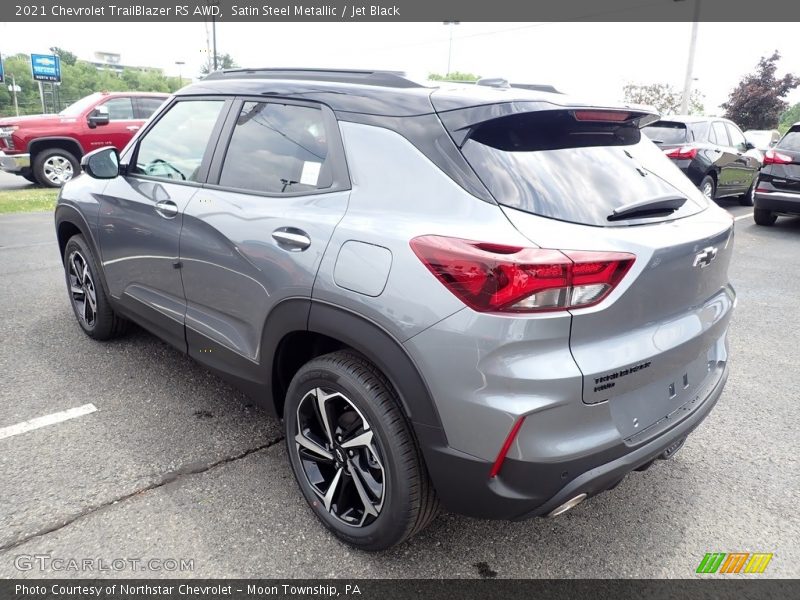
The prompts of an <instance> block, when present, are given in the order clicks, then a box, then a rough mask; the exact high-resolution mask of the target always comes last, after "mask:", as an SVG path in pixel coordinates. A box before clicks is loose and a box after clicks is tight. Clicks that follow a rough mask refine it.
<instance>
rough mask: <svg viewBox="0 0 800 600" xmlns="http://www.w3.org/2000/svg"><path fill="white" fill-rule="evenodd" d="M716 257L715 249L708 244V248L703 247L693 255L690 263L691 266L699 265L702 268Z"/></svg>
mask: <svg viewBox="0 0 800 600" xmlns="http://www.w3.org/2000/svg"><path fill="white" fill-rule="evenodd" d="M715 258H717V249H716V248H714V247H712V246H709V247H708V248H703V249H702V250H701V251H700V252H698V253H697V254H696V255H695V257H694V263H692V266H693V267H700V268H701V269H704V268H705V267H707V266H708V265H710V264H711V263H712V262H713V260H714V259H715Z"/></svg>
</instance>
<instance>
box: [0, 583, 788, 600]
mask: <svg viewBox="0 0 800 600" xmlns="http://www.w3.org/2000/svg"><path fill="white" fill-rule="evenodd" d="M798 596H800V581H798V580H779V579H773V580H764V579H760V580H759V579H745V578H738V579H734V580H715V579H706V580H678V581H664V580H651V579H631V580H613V579H611V580H609V579H573V580H527V579H526V580H520V579H479V580H447V579H437V580H430V579H423V580H414V579H403V580H386V579H372V580H368V579H350V580H348V579H340V580H339V579H327V580H303V579H285V580H276V579H264V580H248V579H217V580H211V579H196V580H176V579H151V580H144V579H139V580H111V579H97V580H90V579H86V580H80V579H73V580H68V579H62V580H55V579H51V580H6V581H0V598H2V599H3V600H44V599H45V598H48V599H59V600H84V599H97V600H137V599H140V598H141V599H145V598H149V599H153V600H156V599H163V600H167V599H170V600H172V599H195V600H205V599H209V600H211V599H214V600H217V599H227V598H230V599H231V600H265V599H266V598H279V599H283V600H289V599H295V598H302V599H310V598H313V599H318V598H319V599H321V598H349V599H352V600H393V599H395V598H415V599H419V600H472V599H484V598H485V599H487V600H488V599H492V600H494V599H495V598H504V599H512V598H520V599H523V598H524V599H533V598H536V600H562V599H563V600H576V599H580V598H592V599H598V600H605V599H608V600H619V599H620V598H633V599H638V598H648V599H661V598H663V599H667V598H681V599H682V600H683V599H686V600H692V599H693V598H704V599H706V598H707V599H711V598H713V599H722V600H728V599H730V600H740V599H741V598H758V599H759V600H771V599H773V598H775V599H776V600H777V599H781V600H783V599H785V598H797V597H798Z"/></svg>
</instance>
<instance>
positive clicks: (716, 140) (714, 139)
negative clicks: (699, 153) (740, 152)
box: [710, 121, 730, 146]
mask: <svg viewBox="0 0 800 600" xmlns="http://www.w3.org/2000/svg"><path fill="white" fill-rule="evenodd" d="M710 140H711V143H712V144H716V145H717V146H730V142H728V134H727V133H725V124H724V123H723V122H722V121H714V122H713V123H712V124H711V138H710Z"/></svg>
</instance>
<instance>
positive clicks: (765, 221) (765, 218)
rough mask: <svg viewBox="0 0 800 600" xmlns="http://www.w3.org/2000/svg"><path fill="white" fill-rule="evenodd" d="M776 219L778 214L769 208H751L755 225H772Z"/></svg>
mask: <svg viewBox="0 0 800 600" xmlns="http://www.w3.org/2000/svg"><path fill="white" fill-rule="evenodd" d="M777 219H778V215H776V214H775V213H774V212H772V211H770V210H766V209H763V208H756V209H754V210H753V220H754V221H755V222H756V225H764V226H765V227H769V226H770V225H774V224H775V221H776V220H777Z"/></svg>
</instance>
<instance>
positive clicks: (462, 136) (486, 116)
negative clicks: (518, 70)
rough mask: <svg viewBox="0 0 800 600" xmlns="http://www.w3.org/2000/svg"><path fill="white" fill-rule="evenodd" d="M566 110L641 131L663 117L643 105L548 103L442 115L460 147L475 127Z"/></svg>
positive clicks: (493, 106) (578, 116)
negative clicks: (519, 116) (531, 113)
mask: <svg viewBox="0 0 800 600" xmlns="http://www.w3.org/2000/svg"><path fill="white" fill-rule="evenodd" d="M539 111H566V112H570V113H572V116H573V117H574V118H575V120H576V121H587V122H595V123H598V122H606V123H618V124H620V125H622V124H633V125H635V126H636V127H639V128H642V127H644V126H646V125H650V124H651V123H655V122H656V121H658V119H659V118H660V115H659V114H658V113H657V112H655V111H654V110H652V109H650V108H648V107H643V106H640V105H630V106H609V107H604V106H586V105H575V106H563V105H557V104H553V103H551V102H545V101H518V102H513V101H512V102H503V103H498V104H484V105H481V106H472V107H469V108H462V109H457V110H450V111H446V112H441V113H439V118H440V119H441V120H442V123H443V124H444V126H445V128H447V130H448V132H449V133H450V135H451V137H452V138H453V141H454V142H455V143H456V145H457V146H458V147H459V148H460V147H461V146H463V145H464V142H466V141H467V139H468V138H469V134H470V132H471V131H472V129H473V128H475V127H476V126H478V125H480V124H481V123H485V122H487V121H492V120H494V119H499V118H502V117H508V116H511V115H517V114H521V113H527V112H539Z"/></svg>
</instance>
